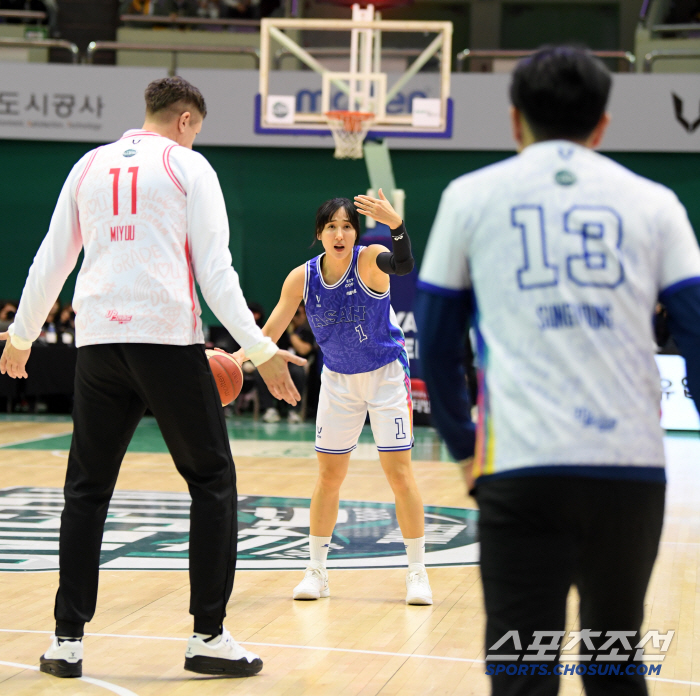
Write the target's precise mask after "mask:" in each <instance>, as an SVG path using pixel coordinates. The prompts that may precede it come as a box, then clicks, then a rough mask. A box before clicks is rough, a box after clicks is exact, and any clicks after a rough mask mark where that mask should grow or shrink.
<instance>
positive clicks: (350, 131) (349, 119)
mask: <svg viewBox="0 0 700 696" xmlns="http://www.w3.org/2000/svg"><path fill="white" fill-rule="evenodd" d="M326 121H328V127H329V128H330V129H331V133H333V140H335V155H334V156H335V158H336V159H362V143H363V141H364V139H365V137H366V136H367V131H369V127H370V126H371V125H372V122H373V121H374V114H371V113H366V112H364V111H327V112H326Z"/></svg>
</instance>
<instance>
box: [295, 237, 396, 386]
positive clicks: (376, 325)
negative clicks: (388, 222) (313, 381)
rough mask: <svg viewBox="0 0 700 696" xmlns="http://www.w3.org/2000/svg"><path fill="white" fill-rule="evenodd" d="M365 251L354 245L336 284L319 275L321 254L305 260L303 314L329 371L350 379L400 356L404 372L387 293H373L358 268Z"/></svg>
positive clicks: (394, 321) (393, 317) (394, 319)
mask: <svg viewBox="0 0 700 696" xmlns="http://www.w3.org/2000/svg"><path fill="white" fill-rule="evenodd" d="M364 248H365V247H362V246H356V247H353V250H352V261H351V262H350V265H349V266H348V270H347V271H346V272H345V275H344V276H343V277H342V278H341V279H340V280H339V281H338V282H337V283H335V284H334V285H327V284H326V283H325V281H324V280H323V276H322V274H321V260H322V258H323V256H325V253H324V254H321V255H320V256H317V257H316V258H313V259H311V260H310V261H307V262H306V266H305V268H304V270H305V279H304V302H305V303H306V316H307V317H308V320H309V324H310V325H311V329H312V330H313V332H314V336H315V337H316V341H317V343H318V345H319V346H320V347H321V350H322V351H323V362H324V364H325V365H327V366H328V369H329V370H333V371H334V372H340V373H342V374H346V375H354V374H357V373H359V372H371V371H372V370H377V369H378V368H380V367H383V366H384V365H388V364H389V363H391V362H394V360H396V359H397V358H401V359H402V360H401V362H402V364H404V369H405V370H406V371H407V370H408V359H407V358H406V350H405V341H404V335H403V331H401V329H400V328H399V325H398V322H397V321H396V316H395V314H394V310H393V309H392V307H391V302H390V298H389V291H388V290H387V291H386V292H385V293H383V294H379V293H376V292H373V291H372V290H370V289H369V288H368V287H367V286H366V285H365V284H364V283H363V282H362V280H361V278H360V274H359V272H358V270H357V259H358V256H359V254H360V251H362V249H364Z"/></svg>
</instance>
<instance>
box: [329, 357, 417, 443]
mask: <svg viewBox="0 0 700 696" xmlns="http://www.w3.org/2000/svg"><path fill="white" fill-rule="evenodd" d="M367 411H369V420H370V423H371V425H372V433H373V434H374V441H375V443H376V445H377V449H378V450H379V451H380V452H393V451H398V450H408V449H411V447H412V446H413V404H412V402H411V381H410V378H409V376H408V372H407V371H405V370H404V368H403V366H402V365H401V362H399V360H395V361H394V362H392V363H389V364H388V365H384V366H383V367H380V368H379V369H377V370H372V371H371V372H360V373H358V374H355V375H345V374H341V373H339V372H333V371H332V370H329V369H328V368H326V367H324V368H323V372H322V373H321V393H320V396H319V400H318V412H317V415H316V450H317V451H318V452H326V453H328V454H345V453H347V452H350V451H352V450H354V449H355V447H357V440H358V438H359V437H360V432H361V431H362V426H363V425H364V424H365V417H366V415H367Z"/></svg>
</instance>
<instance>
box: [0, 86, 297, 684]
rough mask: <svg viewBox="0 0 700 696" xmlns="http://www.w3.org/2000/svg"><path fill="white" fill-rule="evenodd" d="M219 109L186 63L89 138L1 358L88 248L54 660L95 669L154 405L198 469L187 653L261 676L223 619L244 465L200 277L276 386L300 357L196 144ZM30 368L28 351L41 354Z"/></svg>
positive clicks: (3, 366) (178, 461) (73, 671)
mask: <svg viewBox="0 0 700 696" xmlns="http://www.w3.org/2000/svg"><path fill="white" fill-rule="evenodd" d="M206 113H207V110H206V105H205V103H204V99H203V97H202V95H201V94H200V92H199V90H198V89H196V88H195V87H193V86H192V85H191V84H189V83H188V82H187V81H185V80H183V79H182V78H178V77H173V78H165V79H161V80H156V81H155V82H152V83H151V84H149V85H148V88H147V89H146V121H145V123H144V126H143V128H142V129H140V130H131V131H127V132H126V133H125V134H124V136H123V137H122V138H121V139H120V140H118V141H116V142H114V143H111V144H109V145H104V146H102V147H99V148H97V149H96V150H93V151H92V152H88V153H87V154H86V155H85V156H84V157H83V158H82V159H81V160H80V161H79V162H78V163H77V164H76V165H75V167H73V169H72V171H71V173H70V174H69V176H68V179H67V180H66V183H65V185H64V187H63V190H62V191H61V195H60V196H59V199H58V203H57V205H56V210H55V212H54V215H53V218H52V220H51V225H50V227H49V231H48V234H47V235H46V238H45V239H44V241H43V243H42V245H41V248H40V249H39V251H38V253H37V256H36V258H35V260H34V263H33V265H32V267H31V269H30V271H29V277H28V279H27V283H26V285H25V288H24V292H23V294H22V299H21V300H20V305H19V310H18V312H17V315H16V317H15V322H14V324H13V325H11V326H10V327H9V329H8V332H7V333H3V334H0V340H7V343H6V344H5V349H4V352H3V354H2V358H0V371H1V372H3V373H5V372H6V373H7V374H9V375H10V377H26V376H27V373H26V370H25V366H26V363H27V359H28V358H29V353H30V349H31V342H32V341H33V340H34V339H36V338H37V336H38V335H39V332H40V329H41V326H42V324H43V323H44V320H45V318H46V315H47V313H48V310H49V308H50V307H51V305H52V304H53V302H54V300H55V299H56V297H57V296H58V293H59V291H60V289H61V287H62V286H63V283H64V282H65V280H66V278H67V277H68V274H69V273H70V272H71V270H72V269H73V267H74V266H75V264H76V262H77V260H78V255H79V253H80V251H81V249H84V251H85V260H84V261H83V264H82V267H81V269H80V273H79V275H78V280H77V283H76V289H75V297H74V299H73V305H74V307H75V311H76V345H77V346H78V359H77V367H76V379H75V405H74V409H73V421H74V429H73V442H72V444H71V450H70V455H69V457H68V469H67V473H66V483H65V489H64V493H65V501H66V502H65V507H64V510H63V514H62V516H61V532H60V546H59V559H60V579H59V589H58V594H57V595H56V605H55V618H56V635H55V637H54V639H53V642H52V644H51V647H50V648H49V650H48V651H47V652H46V653H45V654H44V655H43V656H42V658H41V670H42V671H43V672H48V673H49V674H53V675H55V676H58V677H76V676H80V675H81V674H82V657H83V645H82V636H83V631H84V625H85V623H86V622H88V621H90V620H91V619H92V617H93V615H94V613H95V606H96V601H97V583H98V574H99V562H100V546H101V541H102V533H103V531H104V524H105V518H106V515H107V510H108V506H109V501H110V499H111V497H112V492H113V490H114V486H115V484H116V481H117V475H118V474H119V467H120V465H121V461H122V458H123V456H124V453H125V452H126V448H127V446H128V444H129V441H130V440H131V436H132V435H133V433H134V430H135V429H136V426H137V425H138V423H139V421H140V420H141V417H142V416H143V414H144V413H145V411H146V408H149V409H150V410H151V412H152V413H153V414H154V416H155V417H156V420H157V421H158V425H159V426H160V429H161V431H162V433H163V437H164V439H165V442H166V443H167V445H168V449H169V450H170V453H171V454H172V456H173V459H174V460H175V465H176V467H177V469H178V471H179V472H180V474H182V476H183V477H184V478H185V480H186V481H187V484H188V487H189V490H190V494H191V496H192V506H191V509H190V537H189V538H190V546H189V553H190V584H191V599H190V613H191V614H192V615H193V616H194V631H195V633H194V635H193V636H192V637H191V638H190V639H189V641H188V645H187V652H186V659H185V668H186V669H189V670H191V671H194V672H200V673H204V674H218V675H220V676H248V675H251V674H255V673H256V672H259V671H260V669H261V668H262V661H261V660H260V658H259V657H258V656H257V655H254V654H253V653H251V652H249V651H247V650H245V649H244V648H242V647H241V646H240V645H238V644H237V643H236V641H234V640H233V638H231V636H230V634H229V633H228V631H226V630H225V629H224V628H223V620H224V616H225V615H226V603H227V602H228V599H229V597H230V595H231V590H232V588H233V577H234V573H235V569H236V541H237V518H236V505H237V493H236V474H235V467H234V464H233V459H232V457H231V448H230V446H229V440H228V434H227V430H226V422H225V420H224V414H223V410H222V408H221V402H220V400H219V397H218V392H217V388H216V385H215V383H214V379H213V376H212V374H211V371H210V370H209V366H208V362H207V358H206V356H205V353H204V346H203V343H204V339H203V334H202V321H201V318H200V314H201V311H200V307H199V298H198V296H197V293H196V292H195V289H194V281H195V278H196V280H197V281H198V282H199V286H200V288H201V289H202V293H203V295H204V297H205V299H206V300H207V302H208V304H209V306H210V307H211V309H212V310H213V311H214V313H215V314H216V315H217V316H218V317H219V318H220V319H221V321H222V323H223V324H224V325H225V326H226V328H227V329H228V331H229V332H230V333H231V334H232V335H233V336H234V338H235V339H236V340H237V341H238V343H239V344H240V345H241V346H243V348H244V349H245V351H246V355H247V356H248V357H249V358H251V360H252V361H253V363H254V364H255V365H256V366H257V367H258V370H259V372H260V374H261V375H262V376H263V378H264V379H265V381H266V383H267V385H268V386H269V388H270V391H271V392H272V393H273V394H274V395H275V396H277V397H278V398H284V399H285V400H287V401H289V403H291V404H292V405H294V404H295V403H296V402H297V401H298V400H299V398H300V397H299V393H298V391H297V390H296V388H295V387H294V385H293V383H292V381H291V378H290V376H289V372H288V370H287V362H288V361H289V362H294V363H297V364H304V362H305V360H303V359H300V358H297V357H296V356H293V355H291V354H289V353H287V352H286V351H279V350H278V349H277V346H275V345H274V344H272V342H271V341H270V339H269V338H266V337H265V336H263V334H262V331H261V330H260V328H259V327H258V326H257V325H256V324H255V320H254V319H253V315H252V314H251V312H250V310H249V309H248V307H247V306H246V303H245V300H244V298H243V294H242V292H241V288H240V285H239V282H238V276H237V274H236V272H235V271H234V270H233V268H232V267H231V254H230V252H229V248H228V242H229V229H228V220H227V217H226V208H225V205H224V198H223V194H222V192H221V187H220V186H219V182H218V179H217V177H216V173H215V172H214V170H213V169H212V167H211V165H210V164H209V163H208V162H207V161H206V159H204V157H202V155H200V154H198V153H196V152H193V151H192V144H193V143H194V139H195V137H196V135H197V133H199V131H200V130H201V128H202V121H203V119H204V117H205V116H206ZM30 367H31V366H30Z"/></svg>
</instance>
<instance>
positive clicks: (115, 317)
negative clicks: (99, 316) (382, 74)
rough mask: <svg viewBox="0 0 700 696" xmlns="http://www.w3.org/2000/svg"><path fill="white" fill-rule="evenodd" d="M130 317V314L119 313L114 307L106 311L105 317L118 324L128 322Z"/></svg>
mask: <svg viewBox="0 0 700 696" xmlns="http://www.w3.org/2000/svg"><path fill="white" fill-rule="evenodd" d="M131 318H132V315H131V314H119V312H117V310H116V309H110V310H109V312H107V319H109V320H110V321H116V322H117V323H118V324H128V323H129V322H130V321H131Z"/></svg>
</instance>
